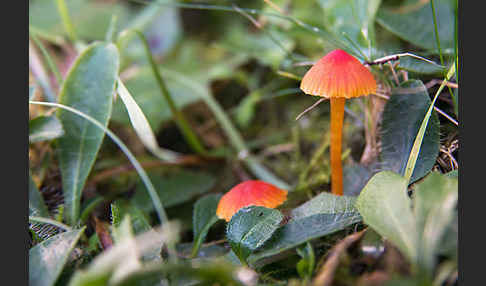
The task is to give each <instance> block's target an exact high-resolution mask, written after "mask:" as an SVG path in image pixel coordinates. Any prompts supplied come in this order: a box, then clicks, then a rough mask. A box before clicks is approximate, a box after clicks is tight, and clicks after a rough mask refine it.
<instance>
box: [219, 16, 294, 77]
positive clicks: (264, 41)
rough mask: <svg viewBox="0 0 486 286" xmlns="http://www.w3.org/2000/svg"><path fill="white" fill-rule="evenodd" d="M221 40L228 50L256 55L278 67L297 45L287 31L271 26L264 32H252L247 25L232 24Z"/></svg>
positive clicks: (275, 67)
mask: <svg viewBox="0 0 486 286" xmlns="http://www.w3.org/2000/svg"><path fill="white" fill-rule="evenodd" d="M228 29H229V31H228V32H227V33H226V34H225V36H224V38H223V39H222V41H221V45H222V46H223V47H225V48H226V49H227V50H230V51H235V52H238V54H241V55H246V56H248V57H254V58H256V59H257V60H258V61H259V62H261V63H262V64H264V65H269V66H271V67H272V68H274V69H277V68H278V67H279V65H280V64H281V62H282V61H283V60H285V59H286V58H288V57H289V55H288V53H287V52H288V51H291V49H292V48H293V47H294V46H295V43H294V40H293V39H292V38H290V37H289V36H288V34H287V33H284V32H281V31H279V30H278V29H276V28H274V27H272V26H269V27H266V28H265V30H263V32H262V33H251V32H250V31H249V30H248V26H247V25H241V24H240V25H232V26H230V27H228Z"/></svg>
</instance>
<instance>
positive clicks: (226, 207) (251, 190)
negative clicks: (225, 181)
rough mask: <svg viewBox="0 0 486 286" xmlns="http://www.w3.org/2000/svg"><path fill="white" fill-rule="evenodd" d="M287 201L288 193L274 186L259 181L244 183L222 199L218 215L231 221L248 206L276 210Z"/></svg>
mask: <svg viewBox="0 0 486 286" xmlns="http://www.w3.org/2000/svg"><path fill="white" fill-rule="evenodd" d="M286 199H287V191H285V190H281V189H279V188H277V187H275V186H274V185H272V184H269V183H266V182H263V181H258V180H249V181H244V182H242V183H239V184H238V185H236V186H234V187H233V188H232V189H231V190H230V191H229V192H227V193H226V194H224V196H222V197H221V199H220V201H219V204H218V208H217V210H216V215H217V216H218V217H219V218H221V219H224V220H226V221H230V219H231V217H232V216H233V215H234V214H235V213H236V212H238V210H240V209H241V208H244V207H247V206H262V207H266V208H276V207H277V206H279V205H281V204H282V203H283V202H285V200H286Z"/></svg>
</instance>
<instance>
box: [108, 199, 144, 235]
mask: <svg viewBox="0 0 486 286" xmlns="http://www.w3.org/2000/svg"><path fill="white" fill-rule="evenodd" d="M111 210H112V217H113V218H114V220H113V223H112V225H113V226H114V227H118V226H119V225H120V223H121V221H122V220H123V219H124V218H125V217H126V216H130V222H131V225H132V230H133V233H134V234H139V233H143V232H146V231H149V230H151V229H152V226H151V225H150V223H149V219H148V218H147V217H146V215H145V214H144V213H143V212H142V211H141V210H139V209H138V208H137V207H135V206H134V205H133V203H132V202H131V201H130V200H125V199H118V200H116V201H115V202H113V203H112V205H111ZM114 213H115V214H114ZM115 218H116V219H115ZM115 239H116V237H115Z"/></svg>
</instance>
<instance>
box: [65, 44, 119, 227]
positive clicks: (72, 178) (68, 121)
mask: <svg viewBox="0 0 486 286" xmlns="http://www.w3.org/2000/svg"><path fill="white" fill-rule="evenodd" d="M118 66H119V57H118V50H117V48H116V46H115V45H113V44H104V43H95V44H92V45H91V46H89V47H88V48H86V49H85V50H84V51H83V52H82V53H81V54H80V55H79V57H78V58H77V60H76V62H75V63H74V64H73V66H72V67H71V69H70V71H69V73H68V75H67V77H66V79H65V81H64V82H63V85H62V87H61V92H60V96H59V103H61V104H64V105H67V106H70V107H72V108H75V109H77V110H79V111H81V112H83V113H85V114H87V115H89V116H91V117H92V118H94V119H96V120H97V121H99V122H100V123H101V124H104V126H105V127H106V126H107V124H108V120H109V118H110V114H111V109H112V97H113V94H114V90H115V82H116V78H117V74H118ZM57 116H58V118H59V120H60V121H61V124H62V126H63V127H64V131H65V134H64V136H63V137H61V138H59V162H60V168H61V174H62V183H63V191H64V199H65V204H66V212H65V214H66V221H67V222H68V223H70V224H75V223H76V222H77V220H78V218H79V212H80V199H81V191H82V189H83V187H84V184H85V181H86V178H87V176H88V174H89V172H90V170H91V167H92V166H93V163H94V161H95V159H96V155H97V153H98V150H99V148H100V146H101V142H102V140H103V137H104V135H105V133H104V132H103V131H102V130H100V129H99V127H97V126H94V125H93V124H91V123H90V122H88V121H87V120H85V119H84V118H81V117H79V116H77V115H76V114H72V113H71V112H68V111H65V110H58V111H57Z"/></svg>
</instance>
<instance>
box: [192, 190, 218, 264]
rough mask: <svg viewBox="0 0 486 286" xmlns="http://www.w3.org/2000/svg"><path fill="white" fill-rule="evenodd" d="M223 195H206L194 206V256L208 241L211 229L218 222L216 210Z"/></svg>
mask: <svg viewBox="0 0 486 286" xmlns="http://www.w3.org/2000/svg"><path fill="white" fill-rule="evenodd" d="M220 199H221V194H210V195H206V196H204V197H202V198H200V199H199V200H197V202H196V203H195V204H194V211H193V216H192V231H193V232H194V246H193V252H192V256H193V257H195V256H197V254H198V250H199V247H200V246H201V244H202V243H203V242H204V240H205V239H206V235H207V234H208V231H209V228H210V227H211V226H213V224H215V223H216V222H217V221H218V219H219V218H218V217H217V216H216V209H217V208H218V203H219V200H220Z"/></svg>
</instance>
